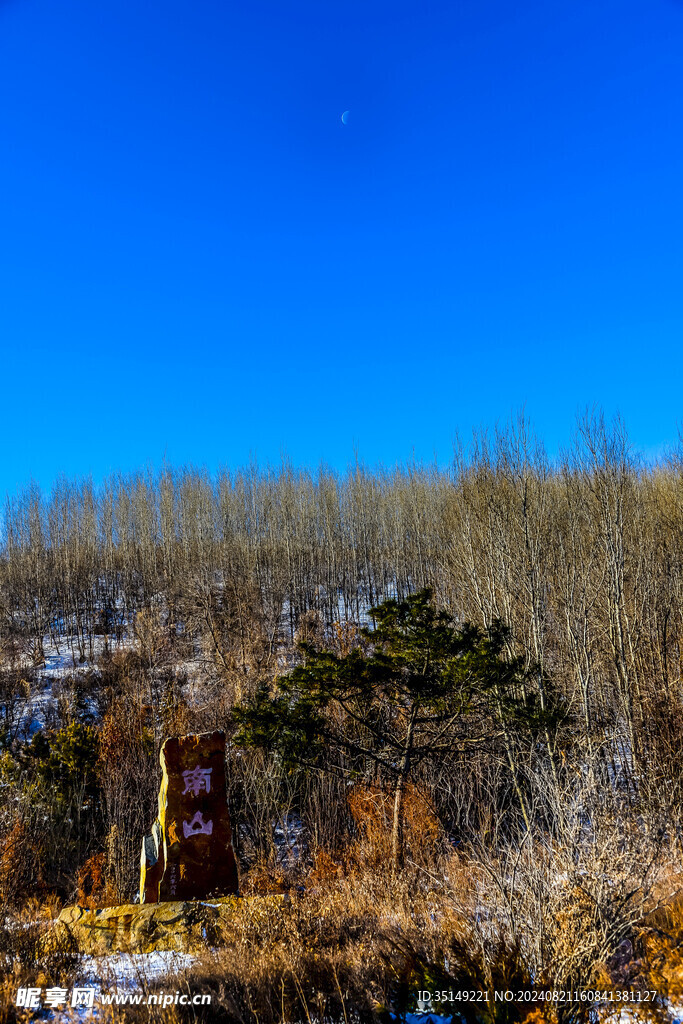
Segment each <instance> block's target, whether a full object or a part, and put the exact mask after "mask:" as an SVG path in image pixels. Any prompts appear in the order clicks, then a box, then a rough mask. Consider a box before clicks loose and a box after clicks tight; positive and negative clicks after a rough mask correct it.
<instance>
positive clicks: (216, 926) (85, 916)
mask: <svg viewBox="0 0 683 1024" xmlns="http://www.w3.org/2000/svg"><path fill="white" fill-rule="evenodd" d="M286 899H288V897H287V896H281V895H273V896H254V897H250V898H249V902H258V903H260V904H262V905H263V907H264V909H265V908H266V907H268V908H270V909H273V908H275V907H276V906H279V905H281V903H282V901H283V900H286ZM242 902H243V901H242V900H240V899H239V898H238V897H236V896H228V897H225V898H223V899H216V900H212V901H211V902H201V901H198V900H195V901H181V900H176V901H169V902H163V903H156V904H146V905H141V904H139V903H127V904H123V905H122V906H119V907H105V908H104V909H102V910H87V909H86V908H85V907H79V906H71V907H65V908H64V909H63V910H62V912H61V914H60V915H59V917H58V918H57V920H56V921H55V922H54V923H53V925H52V928H51V931H50V932H49V933H48V936H47V938H46V945H47V947H48V948H54V947H55V946H57V945H58V946H61V947H64V946H67V947H71V948H72V949H73V950H74V951H77V952H79V953H85V954H88V955H90V956H105V955H107V954H109V953H118V952H121V953H152V952H154V951H155V950H176V951H178V952H181V953H192V952H198V951H200V950H201V949H205V948H206V947H207V946H214V945H219V944H220V935H221V931H222V930H223V928H225V927H226V926H229V924H230V920H231V919H233V918H234V916H235V915H236V914H237V913H238V912H239V909H240V906H241V904H242Z"/></svg>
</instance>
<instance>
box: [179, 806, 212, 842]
mask: <svg viewBox="0 0 683 1024" xmlns="http://www.w3.org/2000/svg"><path fill="white" fill-rule="evenodd" d="M212 832H213V822H212V821H204V818H203V817H202V812H201V811H197V813H196V814H195V816H194V818H193V819H192V821H190V822H187V821H184V822H183V835H184V836H185V838H186V839H187V838H188V837H189V836H198V835H202V834H203V835H205V836H210V835H211V833H212Z"/></svg>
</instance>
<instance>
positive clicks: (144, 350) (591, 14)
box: [0, 0, 683, 494]
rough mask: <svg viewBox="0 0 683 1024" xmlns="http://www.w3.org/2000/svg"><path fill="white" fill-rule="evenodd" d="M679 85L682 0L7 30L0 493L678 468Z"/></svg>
mask: <svg viewBox="0 0 683 1024" xmlns="http://www.w3.org/2000/svg"><path fill="white" fill-rule="evenodd" d="M682 52H683V2H677V0H638V2H636V0H571V2H565V0H553V3H548V2H547V0H519V2H517V3H515V4H510V3H509V2H502V0H449V2H447V3H436V2H432V3H429V2H428V0H427V2H425V0H420V2H411V3H408V2H402V0H394V2H391V3H389V2H384V0H362V2H361V0H359V2H355V0H353V2H347V3H344V4H341V3H338V2H336V0H326V2H325V3H320V2H315V3H312V2H311V3H308V2H306V3H304V2H301V0H292V2H290V3H283V2H280V3H273V2H264V0H249V2H248V3H240V4H237V3H232V2H228V3H226V2H225V0H203V2H202V3H199V4H197V3H189V2H180V0H164V3H161V2H160V0H159V2H155V3H150V2H144V0H135V2H133V0H116V2H114V0H97V3H93V2H92V0H62V2H60V3H59V4H55V3H54V2H53V0H0V147H1V154H2V156H1V159H0V194H1V196H2V201H1V203H0V350H1V354H2V362H1V364H0V365H1V366H2V392H1V401H0V429H1V431H2V441H1V442H0V494H2V493H4V492H5V491H7V490H9V491H14V490H16V488H17V487H20V486H22V485H23V484H25V483H26V482H27V481H28V480H29V479H30V478H33V479H35V480H37V481H39V482H40V483H41V484H42V485H44V486H49V484H50V482H51V481H52V480H53V479H54V478H55V477H56V476H57V474H59V473H66V474H68V475H85V474H92V475H93V476H94V477H95V479H100V478H101V477H102V476H103V475H104V474H106V473H108V472H110V471H112V470H116V469H122V470H128V469H132V468H136V467H139V466H142V465H147V464H149V463H159V462H161V460H162V459H164V458H166V460H167V461H169V462H172V463H185V462H195V463H198V464H205V465H207V466H208V467H209V468H212V469H213V468H215V467H217V466H218V465H219V464H221V463H222V464H226V465H230V466H235V465H242V464H245V463H247V462H248V461H249V459H250V457H252V456H256V457H257V458H258V459H259V460H260V461H261V462H268V461H271V462H273V461H278V460H279V458H280V456H281V453H282V452H287V453H288V455H289V457H290V458H291V459H292V461H293V462H294V463H296V464H313V465H315V464H317V463H318V462H319V461H320V460H324V461H326V462H327V463H329V464H331V465H333V466H336V467H339V468H343V467H344V466H345V465H346V464H347V462H348V461H349V460H350V459H351V458H352V457H353V452H354V449H357V450H358V451H359V453H360V455H361V456H362V457H363V458H364V459H365V461H366V462H368V463H374V462H379V461H381V462H384V463H385V464H391V463H394V462H396V461H402V460H404V459H406V458H409V457H410V456H411V455H412V454H413V453H415V454H416V455H417V457H418V458H425V459H428V460H430V459H431V458H432V457H433V456H434V454H435V453H436V455H437V456H438V457H439V458H441V459H443V460H447V459H448V457H449V454H450V446H451V440H452V438H453V435H454V434H455V433H456V432H459V433H460V434H463V435H465V436H467V435H468V433H469V432H470V431H471V429H472V428H473V427H480V426H489V427H491V426H493V425H494V424H495V423H496V421H500V420H505V419H506V418H507V417H509V415H510V414H511V413H514V412H516V411H517V410H519V409H520V407H522V406H524V407H525V409H526V412H527V414H528V415H529V417H530V418H531V421H532V423H533V425H534V427H535V429H536V431H537V432H538V434H539V435H540V436H541V437H542V438H543V439H544V440H545V442H546V445H547V447H548V449H549V450H550V452H551V453H552V452H555V451H556V450H557V449H558V446H560V445H563V444H565V443H566V442H567V441H568V440H569V438H570V435H571V433H572V430H573V426H574V422H575V418H576V415H577V413H578V412H579V411H581V410H582V409H583V408H585V407H586V406H587V405H593V404H594V403H598V404H599V405H600V406H602V407H603V408H604V410H605V412H606V413H607V414H608V415H612V414H613V413H615V412H617V411H619V412H621V414H622V415H623V417H624V419H625V421H626V424H627V427H628V428H629V432H630V435H631V437H632V440H633V441H634V443H635V445H636V446H637V447H638V448H640V449H641V450H643V451H645V452H646V454H652V453H656V452H658V451H659V450H660V449H661V447H662V446H663V445H665V444H666V443H667V442H672V441H675V439H676V435H677V427H678V424H679V422H680V421H681V420H682V419H683V416H682V412H681V410H682V406H681V401H680V398H679V395H680V392H681V370H682V369H683V356H682V355H681V352H682V350H683V289H682V286H681V282H683V62H682V61H681V53H682ZM344 110H349V112H350V113H349V118H348V124H346V125H344V124H342V123H341V114H342V112H343V111H344Z"/></svg>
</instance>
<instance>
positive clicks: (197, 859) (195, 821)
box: [140, 731, 238, 903]
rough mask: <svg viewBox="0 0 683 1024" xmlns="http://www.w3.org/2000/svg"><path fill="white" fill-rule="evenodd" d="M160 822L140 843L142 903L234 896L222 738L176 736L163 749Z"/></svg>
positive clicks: (218, 734) (220, 734)
mask: <svg viewBox="0 0 683 1024" xmlns="http://www.w3.org/2000/svg"><path fill="white" fill-rule="evenodd" d="M160 761H161V769H162V780H161V789H160V790H159V817H158V818H157V820H156V821H155V822H154V825H153V826H152V833H151V835H148V836H145V838H144V839H143V841H142V856H141V859H140V902H141V903H164V902H168V901H170V900H201V899H206V897H207V896H228V895H231V894H234V893H237V891H238V880H237V865H236V862H235V854H234V852H233V849H232V831H231V828H230V815H229V814H228V802H227V796H226V786H225V733H223V732H219V731H216V732H205V733H200V734H197V735H189V736H175V737H173V738H171V739H168V740H166V742H165V743H164V745H163V746H162V748H161V755H160Z"/></svg>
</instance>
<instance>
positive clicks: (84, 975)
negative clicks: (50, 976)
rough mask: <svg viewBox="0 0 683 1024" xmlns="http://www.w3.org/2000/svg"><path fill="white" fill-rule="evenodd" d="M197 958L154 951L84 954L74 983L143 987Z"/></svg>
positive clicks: (109, 986)
mask: <svg viewBox="0 0 683 1024" xmlns="http://www.w3.org/2000/svg"><path fill="white" fill-rule="evenodd" d="M196 959H197V958H196V957H195V956H193V955H192V954H191V953H177V952H175V951H173V950H156V951H155V952H153V953H112V954H110V955H109V956H100V957H95V956H88V957H84V958H83V960H82V961H81V964H80V971H79V977H78V980H77V981H76V982H75V983H74V984H77V985H93V986H95V988H97V989H99V988H101V987H105V988H106V989H111V988H117V989H124V988H143V986H146V985H149V984H150V982H155V981H158V980H159V979H160V978H165V977H166V976H167V975H173V974H178V973H179V972H180V971H184V970H186V969H187V968H188V967H191V966H192V964H193V963H194V962H195V960H196Z"/></svg>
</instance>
